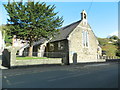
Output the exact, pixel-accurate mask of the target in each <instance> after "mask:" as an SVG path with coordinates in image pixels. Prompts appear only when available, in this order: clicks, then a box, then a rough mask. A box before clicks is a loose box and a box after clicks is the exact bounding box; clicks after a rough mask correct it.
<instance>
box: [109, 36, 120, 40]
mask: <svg viewBox="0 0 120 90" xmlns="http://www.w3.org/2000/svg"><path fill="white" fill-rule="evenodd" d="M109 39H114V40H118V39H119V38H118V37H117V36H116V35H113V36H111V37H110V38H109Z"/></svg>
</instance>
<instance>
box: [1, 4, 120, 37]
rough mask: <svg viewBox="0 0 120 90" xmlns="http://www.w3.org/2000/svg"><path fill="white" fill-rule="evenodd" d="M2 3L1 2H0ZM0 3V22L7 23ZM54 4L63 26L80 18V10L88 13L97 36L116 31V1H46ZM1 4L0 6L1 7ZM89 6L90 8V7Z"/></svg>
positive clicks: (105, 35)
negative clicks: (62, 20) (61, 17)
mask: <svg viewBox="0 0 120 90" xmlns="http://www.w3.org/2000/svg"><path fill="white" fill-rule="evenodd" d="M2 3H3V2H2ZM2 3H0V13H2V14H0V19H1V20H2V22H0V24H2V23H3V24H5V23H7V17H8V16H7V15H6V14H7V13H6V11H5V9H4V7H3V6H2ZM46 3H47V4H52V5H53V4H55V5H56V9H55V12H59V13H58V15H59V16H63V19H64V23H63V26H65V25H68V24H70V23H73V22H75V21H78V20H80V19H81V15H80V13H81V11H82V10H86V12H87V13H88V11H89V13H88V23H89V24H90V26H91V28H92V30H93V31H94V33H95V35H96V36H97V37H101V38H104V37H107V36H108V35H109V34H112V33H115V32H117V31H118V3H117V2H92V3H91V2H46ZM1 6H2V7H1ZM90 6H91V8H90Z"/></svg>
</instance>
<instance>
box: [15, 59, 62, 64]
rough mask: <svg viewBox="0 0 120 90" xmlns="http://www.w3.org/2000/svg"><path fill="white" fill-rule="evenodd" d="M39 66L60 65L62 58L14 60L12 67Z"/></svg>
mask: <svg viewBox="0 0 120 90" xmlns="http://www.w3.org/2000/svg"><path fill="white" fill-rule="evenodd" d="M41 64H62V58H51V59H34V60H16V62H15V64H14V66H28V65H41Z"/></svg>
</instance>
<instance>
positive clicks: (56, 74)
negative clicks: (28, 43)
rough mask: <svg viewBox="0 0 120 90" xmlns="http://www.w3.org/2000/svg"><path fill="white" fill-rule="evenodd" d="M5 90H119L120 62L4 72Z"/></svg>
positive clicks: (18, 69)
mask: <svg viewBox="0 0 120 90" xmlns="http://www.w3.org/2000/svg"><path fill="white" fill-rule="evenodd" d="M2 75H3V78H2V79H3V80H2V81H3V82H2V87H3V88H118V62H109V63H108V62H107V63H97V64H78V65H68V66H67V65H66V66H60V65H51V66H46V65H44V66H36V67H24V68H15V69H8V70H3V72H2Z"/></svg>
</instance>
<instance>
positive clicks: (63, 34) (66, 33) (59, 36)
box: [50, 20, 81, 42]
mask: <svg viewBox="0 0 120 90" xmlns="http://www.w3.org/2000/svg"><path fill="white" fill-rule="evenodd" d="M80 22H81V20H79V21H77V22H74V23H72V24H69V25H67V26H65V27H62V28H61V29H60V31H59V34H57V35H55V37H54V38H53V39H52V40H50V42H54V41H60V40H64V39H67V37H68V36H69V34H70V33H71V32H72V31H73V30H74V29H75V28H76V27H77V26H78V24H79V23H80Z"/></svg>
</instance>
